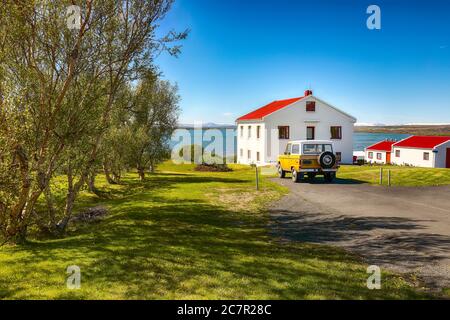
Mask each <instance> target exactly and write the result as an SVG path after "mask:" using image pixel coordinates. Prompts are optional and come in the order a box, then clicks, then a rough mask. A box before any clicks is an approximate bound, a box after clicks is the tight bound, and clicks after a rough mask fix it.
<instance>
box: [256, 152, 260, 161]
mask: <svg viewBox="0 0 450 320" xmlns="http://www.w3.org/2000/svg"><path fill="white" fill-rule="evenodd" d="M256 161H259V152H256Z"/></svg>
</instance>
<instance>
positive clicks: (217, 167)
mask: <svg viewBox="0 0 450 320" xmlns="http://www.w3.org/2000/svg"><path fill="white" fill-rule="evenodd" d="M194 170H195V171H203V172H230V171H233V170H232V169H231V168H230V167H228V166H227V165H226V164H217V163H212V164H207V163H202V164H198V165H197V166H196V167H195V168H194Z"/></svg>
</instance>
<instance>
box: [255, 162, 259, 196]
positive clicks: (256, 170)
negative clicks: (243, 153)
mask: <svg viewBox="0 0 450 320" xmlns="http://www.w3.org/2000/svg"><path fill="white" fill-rule="evenodd" d="M255 174H256V190H259V175H258V166H256V165H255Z"/></svg>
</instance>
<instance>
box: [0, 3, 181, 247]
mask: <svg viewBox="0 0 450 320" xmlns="http://www.w3.org/2000/svg"><path fill="white" fill-rule="evenodd" d="M172 2H173V1H172V0H157V1H148V0H147V1H145V0H133V1H131V0H122V1H113V0H105V1H101V2H95V3H94V2H92V1H91V0H87V1H86V2H85V4H84V7H83V8H82V18H81V24H80V29H79V30H70V29H68V28H67V25H66V19H65V18H64V15H65V12H66V9H67V8H66V6H65V4H63V3H61V2H59V1H54V2H52V1H36V2H19V3H17V2H14V3H13V2H9V1H3V2H1V3H0V12H2V14H1V18H0V62H1V64H0V98H1V100H0V119H1V125H0V134H1V136H0V142H2V147H1V150H0V151H1V156H0V170H1V173H0V174H1V177H2V181H5V182H2V184H0V228H1V232H2V234H3V235H4V237H5V238H6V239H7V240H10V241H20V240H23V239H24V238H25V236H26V231H27V227H28V225H29V223H30V220H31V218H32V217H33V216H35V215H36V214H39V213H37V212H35V204H36V202H37V200H38V198H39V197H40V196H41V194H42V193H43V192H44V191H45V192H48V191H49V188H50V181H51V179H52V177H54V175H55V172H56V170H57V169H58V167H60V168H62V167H64V168H65V170H66V173H67V177H68V189H67V197H66V205H65V209H64V214H63V217H62V219H61V220H60V221H59V222H58V227H59V228H60V229H61V230H63V229H64V228H65V226H66V225H67V221H69V219H70V216H71V214H72V209H73V205H74V202H75V199H76V197H77V195H78V192H79V191H80V189H81V187H82V186H83V185H84V184H85V183H86V180H87V178H88V177H89V175H90V174H91V173H92V168H93V166H94V165H95V164H96V161H97V160H98V149H99V145H100V142H101V140H102V138H103V135H104V133H105V131H106V130H107V128H108V127H109V125H110V122H111V114H112V112H113V109H114V108H115V107H120V106H119V105H117V104H116V103H115V100H116V97H117V93H118V91H119V90H120V88H121V87H123V85H124V84H125V83H127V82H130V81H134V80H136V77H137V76H138V75H139V73H140V70H142V69H148V68H149V67H150V66H151V64H152V63H153V59H152V57H153V56H154V55H155V54H156V53H158V52H160V51H161V50H167V51H169V52H170V53H172V54H177V53H178V52H179V47H178V46H173V47H169V45H170V43H172V42H173V41H177V40H180V39H184V38H185V37H186V34H187V33H186V32H183V33H175V32H170V33H169V34H168V35H167V36H164V37H162V38H157V37H156V35H155V30H156V27H157V23H158V21H160V20H161V19H163V18H164V16H165V14H166V13H167V12H168V10H169V9H170V7H171V4H172ZM81 142H82V143H81ZM73 157H75V158H76V160H74V158H73ZM3 178H4V179H5V180H3ZM48 194H51V192H48Z"/></svg>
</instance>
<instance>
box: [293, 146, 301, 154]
mask: <svg viewBox="0 0 450 320" xmlns="http://www.w3.org/2000/svg"><path fill="white" fill-rule="evenodd" d="M292 154H300V145H298V144H293V145H292Z"/></svg>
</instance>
